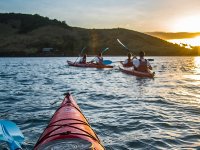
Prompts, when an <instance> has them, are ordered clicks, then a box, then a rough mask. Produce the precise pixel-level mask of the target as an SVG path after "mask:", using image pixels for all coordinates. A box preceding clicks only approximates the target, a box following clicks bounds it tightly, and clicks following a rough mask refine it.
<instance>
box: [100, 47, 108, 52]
mask: <svg viewBox="0 0 200 150" xmlns="http://www.w3.org/2000/svg"><path fill="white" fill-rule="evenodd" d="M107 50H109V48H108V47H107V48H105V49H104V50H102V51H101V53H102V54H103V53H104V52H105V51H107Z"/></svg>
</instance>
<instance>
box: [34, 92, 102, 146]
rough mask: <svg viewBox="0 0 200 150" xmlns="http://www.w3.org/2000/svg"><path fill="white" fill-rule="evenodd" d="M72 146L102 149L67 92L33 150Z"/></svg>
mask: <svg viewBox="0 0 200 150" xmlns="http://www.w3.org/2000/svg"><path fill="white" fill-rule="evenodd" d="M73 147H74V148H77V147H78V148H79V149H90V148H95V149H98V150H104V147H103V145H102V144H101V142H100V140H99V138H98V137H97V135H96V134H95V132H94V131H93V130H92V128H91V126H90V125H89V123H88V121H87V119H86V118H85V116H84V115H83V114H82V112H81V110H80V108H79V106H78V105H77V104H76V102H75V100H74V99H73V97H72V96H71V95H70V94H69V93H68V94H66V96H65V98H64V100H63V102H62V104H61V106H60V107H59V108H58V109H57V111H56V112H55V113H54V115H53V117H52V119H51V121H50V122H49V124H48V126H47V127H46V129H45V130H44V132H43V133H42V135H41V136H40V138H39V140H38V142H37V143H36V145H35V147H34V150H47V149H59V150H65V149H72V150H73Z"/></svg>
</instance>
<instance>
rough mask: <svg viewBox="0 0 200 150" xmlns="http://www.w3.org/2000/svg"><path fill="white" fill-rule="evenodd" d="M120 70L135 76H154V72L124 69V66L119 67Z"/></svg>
mask: <svg viewBox="0 0 200 150" xmlns="http://www.w3.org/2000/svg"><path fill="white" fill-rule="evenodd" d="M119 69H120V71H121V72H123V73H126V74H130V75H133V76H137V77H143V78H154V76H155V72H140V71H136V70H132V69H131V70H130V69H125V68H121V67H119Z"/></svg>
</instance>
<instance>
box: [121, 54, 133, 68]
mask: <svg viewBox="0 0 200 150" xmlns="http://www.w3.org/2000/svg"><path fill="white" fill-rule="evenodd" d="M127 56H128V59H126V60H125V61H123V62H121V64H122V65H123V67H132V66H133V62H132V60H133V59H132V58H131V57H132V54H131V53H128V55H127Z"/></svg>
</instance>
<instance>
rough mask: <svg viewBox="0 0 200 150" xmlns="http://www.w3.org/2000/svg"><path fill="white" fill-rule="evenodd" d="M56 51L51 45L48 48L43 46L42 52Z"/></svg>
mask: <svg viewBox="0 0 200 150" xmlns="http://www.w3.org/2000/svg"><path fill="white" fill-rule="evenodd" d="M53 51H54V48H51V47H47V48H42V52H45V53H46V52H53Z"/></svg>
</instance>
